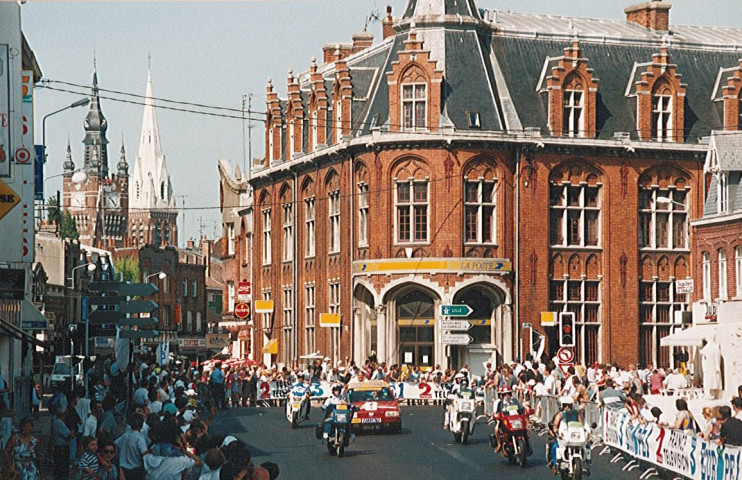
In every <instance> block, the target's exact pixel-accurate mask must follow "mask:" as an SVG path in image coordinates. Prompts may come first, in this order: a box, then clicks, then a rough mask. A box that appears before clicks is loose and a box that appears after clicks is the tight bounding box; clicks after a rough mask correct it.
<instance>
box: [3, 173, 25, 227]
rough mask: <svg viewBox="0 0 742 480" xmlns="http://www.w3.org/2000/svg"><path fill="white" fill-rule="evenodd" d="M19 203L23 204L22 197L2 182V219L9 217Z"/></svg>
mask: <svg viewBox="0 0 742 480" xmlns="http://www.w3.org/2000/svg"><path fill="white" fill-rule="evenodd" d="M19 203H21V197H20V196H19V195H18V194H17V193H15V192H14V191H13V189H12V188H10V187H9V186H7V185H6V184H5V182H3V181H2V180H0V218H3V217H4V216H5V215H7V214H8V212H9V211H11V210H13V207H15V206H16V205H18V204H19Z"/></svg>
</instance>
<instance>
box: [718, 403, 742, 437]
mask: <svg viewBox="0 0 742 480" xmlns="http://www.w3.org/2000/svg"><path fill="white" fill-rule="evenodd" d="M719 422H720V423H721V428H720V429H719V438H718V439H717V443H718V444H719V445H735V446H742V420H739V419H736V418H734V417H732V409H731V408H729V407H728V406H727V405H724V406H721V407H719Z"/></svg>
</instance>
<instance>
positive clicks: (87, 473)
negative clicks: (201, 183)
mask: <svg viewBox="0 0 742 480" xmlns="http://www.w3.org/2000/svg"><path fill="white" fill-rule="evenodd" d="M81 443H82V448H84V451H83V454H82V457H80V462H79V463H78V465H77V468H78V470H79V471H80V480H98V467H99V463H98V439H97V438H95V437H82V441H81Z"/></svg>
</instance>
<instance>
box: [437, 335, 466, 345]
mask: <svg viewBox="0 0 742 480" xmlns="http://www.w3.org/2000/svg"><path fill="white" fill-rule="evenodd" d="M472 340H474V338H472V336H471V335H467V334H465V333H444V334H442V335H441V342H443V343H446V344H448V345H469V344H470V343H471V342H472Z"/></svg>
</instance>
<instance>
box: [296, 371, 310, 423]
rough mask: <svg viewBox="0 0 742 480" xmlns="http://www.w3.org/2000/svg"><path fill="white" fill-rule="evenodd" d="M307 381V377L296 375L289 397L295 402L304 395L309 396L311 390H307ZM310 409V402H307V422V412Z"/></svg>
mask: <svg viewBox="0 0 742 480" xmlns="http://www.w3.org/2000/svg"><path fill="white" fill-rule="evenodd" d="M309 387H310V385H309V381H308V379H307V376H306V375H304V374H302V373H300V374H299V375H297V379H296V383H294V384H293V385H291V396H292V397H294V398H296V399H297V400H301V398H302V397H303V396H304V395H306V394H307V393H309V394H311V390H310V389H309ZM311 409H312V402H307V420H309V412H310V411H311Z"/></svg>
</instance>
